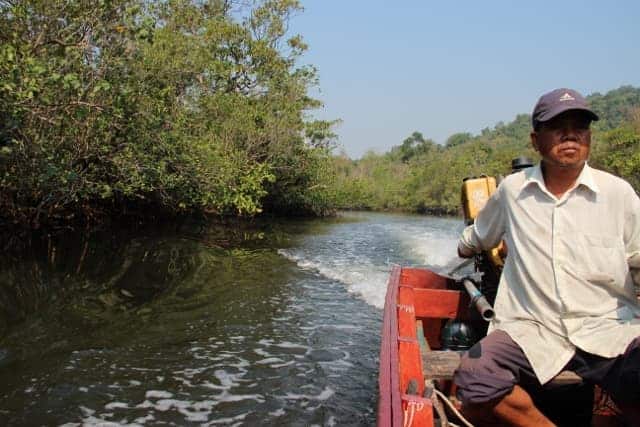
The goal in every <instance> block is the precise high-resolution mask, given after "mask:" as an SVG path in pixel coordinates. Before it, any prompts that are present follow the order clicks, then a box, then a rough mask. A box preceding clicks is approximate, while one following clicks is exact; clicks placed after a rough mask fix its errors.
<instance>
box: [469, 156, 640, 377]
mask: <svg viewBox="0 0 640 427" xmlns="http://www.w3.org/2000/svg"><path fill="white" fill-rule="evenodd" d="M503 238H504V239H505V241H506V243H507V248H508V255H507V259H506V262H505V266H504V270H503V272H502V276H501V278H500V285H499V288H498V293H497V296H496V300H495V304H494V309H495V312H496V317H495V320H494V321H493V322H492V324H491V327H490V330H493V329H500V330H503V331H505V332H507V333H508V334H509V336H510V337H511V338H512V339H513V340H514V341H515V342H516V343H517V344H518V345H519V346H520V347H521V348H522V350H523V351H524V353H525V355H526V356H527V358H528V359H529V362H530V363H531V365H532V367H533V370H534V372H535V373H536V375H537V377H538V379H539V380H540V382H541V383H543V384H544V383H546V382H547V381H549V380H550V379H551V378H553V377H554V376H555V375H557V374H558V373H559V372H560V371H561V370H562V368H563V367H564V366H565V365H566V364H567V362H568V361H569V360H570V359H571V357H572V356H573V354H574V353H575V349H576V348H580V349H582V350H584V351H586V352H589V353H592V354H596V355H600V356H603V357H615V356H617V355H619V354H621V353H623V352H624V351H625V349H626V347H627V346H628V344H629V343H630V342H631V341H632V340H633V339H634V338H635V337H637V336H640V319H639V318H638V316H640V306H639V305H638V300H637V298H636V293H635V288H634V285H633V281H632V280H631V277H630V274H629V267H633V268H638V267H640V199H639V198H638V196H637V195H636V193H635V191H634V190H633V188H632V187H631V186H630V185H629V184H628V183H627V182H626V181H624V180H622V179H620V178H618V177H616V176H613V175H611V174H608V173H606V172H603V171H600V170H597V169H593V168H590V167H589V166H588V165H585V167H584V168H583V170H582V172H581V174H580V176H579V178H578V180H577V182H576V185H575V186H574V187H573V188H572V189H571V190H569V191H567V192H566V193H565V194H564V195H563V196H562V197H561V198H560V199H558V198H556V197H555V196H554V195H553V194H551V193H550V192H549V191H548V190H547V188H546V186H545V183H544V178H543V176H542V171H541V169H540V165H537V166H535V167H531V168H528V169H526V170H524V171H521V172H519V173H515V174H512V175H509V176H508V177H507V178H505V179H504V181H503V182H502V183H501V184H500V186H499V187H498V189H497V191H496V192H495V193H494V195H493V196H492V197H491V198H490V199H489V201H488V202H487V204H486V205H485V207H484V208H483V209H482V211H481V212H480V214H479V215H478V217H477V218H476V221H475V223H474V224H473V225H471V226H469V227H467V228H466V229H465V230H464V232H463V234H462V237H461V239H460V247H461V249H462V250H463V251H464V249H467V250H472V251H475V252H477V251H480V250H483V249H490V248H492V247H495V246H496V245H497V244H498V243H499V242H500V240H501V239H503Z"/></svg>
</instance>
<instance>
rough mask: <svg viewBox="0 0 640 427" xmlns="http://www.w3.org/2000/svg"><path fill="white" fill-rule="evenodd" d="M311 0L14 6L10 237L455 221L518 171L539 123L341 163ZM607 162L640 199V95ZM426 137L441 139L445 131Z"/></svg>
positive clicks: (604, 154)
mask: <svg viewBox="0 0 640 427" xmlns="http://www.w3.org/2000/svg"><path fill="white" fill-rule="evenodd" d="M300 10H301V5H300V3H299V2H298V1H297V0H258V1H253V2H245V1H240V0H237V1H234V0H206V1H203V0H198V1H195V0H168V1H165V0H156V1H148V0H98V1H89V0H70V1H69V0H53V1H51V0H20V1H16V0H0V28H2V31H0V224H2V223H4V224H22V225H25V226H27V227H32V228H38V227H40V226H42V225H44V226H47V225H60V224H68V223H70V222H78V221H79V222H85V223H101V222H103V221H105V220H107V219H110V218H134V219H137V220H141V219H145V220H151V221H153V220H156V219H160V218H165V217H172V216H181V215H185V214H190V213H210V214H215V215H232V216H254V215H258V214H260V213H263V212H264V213H267V212H268V213H280V214H287V215H292V214H296V215H300V214H315V215H325V214H329V213H332V212H334V211H335V209H339V208H347V209H375V210H384V209H394V210H405V211H411V212H432V213H455V212H457V210H458V205H459V188H460V183H461V181H462V178H463V177H466V176H472V175H479V174H483V173H484V174H494V175H495V174H505V173H507V172H508V168H509V165H510V161H511V159H512V158H513V157H516V156H520V155H529V156H531V157H534V158H535V156H534V153H533V152H532V151H531V149H530V147H529V136H528V135H529V129H530V123H529V116H528V115H527V114H521V115H518V116H517V117H516V118H515V120H514V121H512V122H511V123H508V124H504V123H498V124H497V125H495V126H494V127H493V128H491V129H489V128H487V129H484V130H483V131H482V132H481V133H480V134H479V135H472V134H469V133H457V134H454V135H452V136H451V137H450V138H449V139H448V140H447V141H446V144H444V145H439V144H436V143H435V142H433V141H432V140H430V139H428V138H426V137H425V136H423V135H422V134H421V133H419V132H414V133H412V134H411V135H410V136H409V137H407V138H406V139H405V140H404V141H402V142H401V143H400V144H399V145H397V146H395V147H394V148H393V149H391V150H390V151H389V152H388V153H384V154H376V153H373V152H371V153H368V154H366V155H365V156H364V157H363V158H362V159H359V160H351V159H349V158H348V157H346V156H345V155H335V154H332V148H333V144H334V141H335V135H334V134H333V132H332V126H333V124H334V123H333V122H329V121H318V120H313V119H312V118H311V113H312V111H313V109H315V108H317V107H319V106H320V105H321V104H320V101H318V100H315V99H312V98H311V97H310V96H309V95H308V93H309V89H310V88H311V87H313V86H314V85H316V84H317V83H318V82H317V76H316V70H315V69H314V68H313V67H311V66H300V62H301V61H299V58H300V57H301V55H302V54H303V53H304V51H305V50H306V49H307V46H306V45H305V43H304V41H303V39H302V37H301V36H297V35H294V36H291V35H289V34H288V28H287V23H288V21H289V19H290V17H291V15H292V14H295V13H298V12H299V11H300ZM589 98H590V101H591V102H592V104H593V106H594V108H595V110H596V111H597V112H598V113H599V114H600V115H601V117H602V120H601V121H600V122H598V123H597V124H595V126H594V148H593V154H592V161H591V163H592V164H594V165H595V166H597V167H601V168H603V169H606V170H609V171H611V172H614V173H616V174H618V175H621V176H623V177H625V178H626V179H628V180H629V181H631V183H632V184H633V185H634V187H635V188H636V189H640V149H639V148H640V113H639V111H640V89H636V88H633V87H621V88H619V89H616V90H613V91H611V92H609V93H607V94H604V95H601V94H592V95H591V96H590V97H589ZM424 126H425V127H426V128H428V126H429V124H428V123H425V124H424Z"/></svg>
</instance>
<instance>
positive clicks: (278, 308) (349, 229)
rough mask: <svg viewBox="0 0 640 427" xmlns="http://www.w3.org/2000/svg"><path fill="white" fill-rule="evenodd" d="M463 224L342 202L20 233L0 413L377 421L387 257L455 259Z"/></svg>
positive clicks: (110, 421)
mask: <svg viewBox="0 0 640 427" xmlns="http://www.w3.org/2000/svg"><path fill="white" fill-rule="evenodd" d="M461 228H462V224H461V220H459V219H451V218H435V217H425V216H409V215H396V214H376V213H344V214H341V215H340V216H339V217H338V218H335V219H330V220H297V221H270V222H268V223H255V224H253V225H251V226H242V227H235V226H226V227H224V226H220V225H217V226H203V225H202V224H190V225H188V226H180V227H175V228H174V229H172V230H163V231H154V232H136V233H130V232H129V233H124V232H123V233H98V234H94V235H92V236H91V237H86V236H76V235H72V234H69V235H67V236H61V237H57V238H55V239H44V240H38V241H35V242H31V243H29V244H27V243H25V242H20V243H24V244H22V245H21V247H22V250H21V251H19V252H16V253H15V254H14V255H5V256H4V257H3V258H2V260H0V310H1V311H0V322H1V323H0V332H1V333H2V335H1V337H2V338H1V340H0V378H2V381H1V382H0V425H16V426H21V425H25V426H31V425H47V426H48V425H62V426H81V425H100V426H111V425H113V426H116V425H123V426H134V425H147V426H153V425H176V426H182V425H194V426H195V425H205V426H210V425H238V426H240V425H247V426H253V425H261V426H262V425H267V426H269V425H273V426H282V425H290V426H311V425H318V426H334V425H335V426H360V425H363V426H366V425H373V424H375V419H376V402H377V374H378V367H377V364H378V349H379V345H380V337H379V331H380V328H381V320H382V306H383V302H384V294H385V288H386V282H387V278H388V273H389V271H390V268H391V265H392V264H394V263H398V264H403V265H417V266H424V265H426V266H430V267H432V268H435V269H436V270H438V271H448V270H449V269H450V268H451V267H452V266H454V265H455V264H456V262H457V261H458V258H457V257H456V256H455V255H454V254H455V244H456V238H457V235H458V233H459V232H460V230H461ZM14 243H15V242H14ZM18 246H20V245H18Z"/></svg>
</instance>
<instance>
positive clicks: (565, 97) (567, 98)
mask: <svg viewBox="0 0 640 427" xmlns="http://www.w3.org/2000/svg"><path fill="white" fill-rule="evenodd" d="M575 100H576V99H575V98H574V97H573V96H571V95H570V94H569V92H565V93H564V95H562V96H561V97H560V99H559V101H562V102H564V101H575Z"/></svg>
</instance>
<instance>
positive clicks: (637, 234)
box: [624, 186, 640, 269]
mask: <svg viewBox="0 0 640 427" xmlns="http://www.w3.org/2000/svg"><path fill="white" fill-rule="evenodd" d="M629 193H630V194H629V196H628V197H626V198H625V202H626V206H625V223H624V247H625V252H626V255H627V263H628V264H629V268H633V269H639V268H640V198H638V195H637V194H636V192H635V191H634V190H633V189H632V188H631V186H629Z"/></svg>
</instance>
